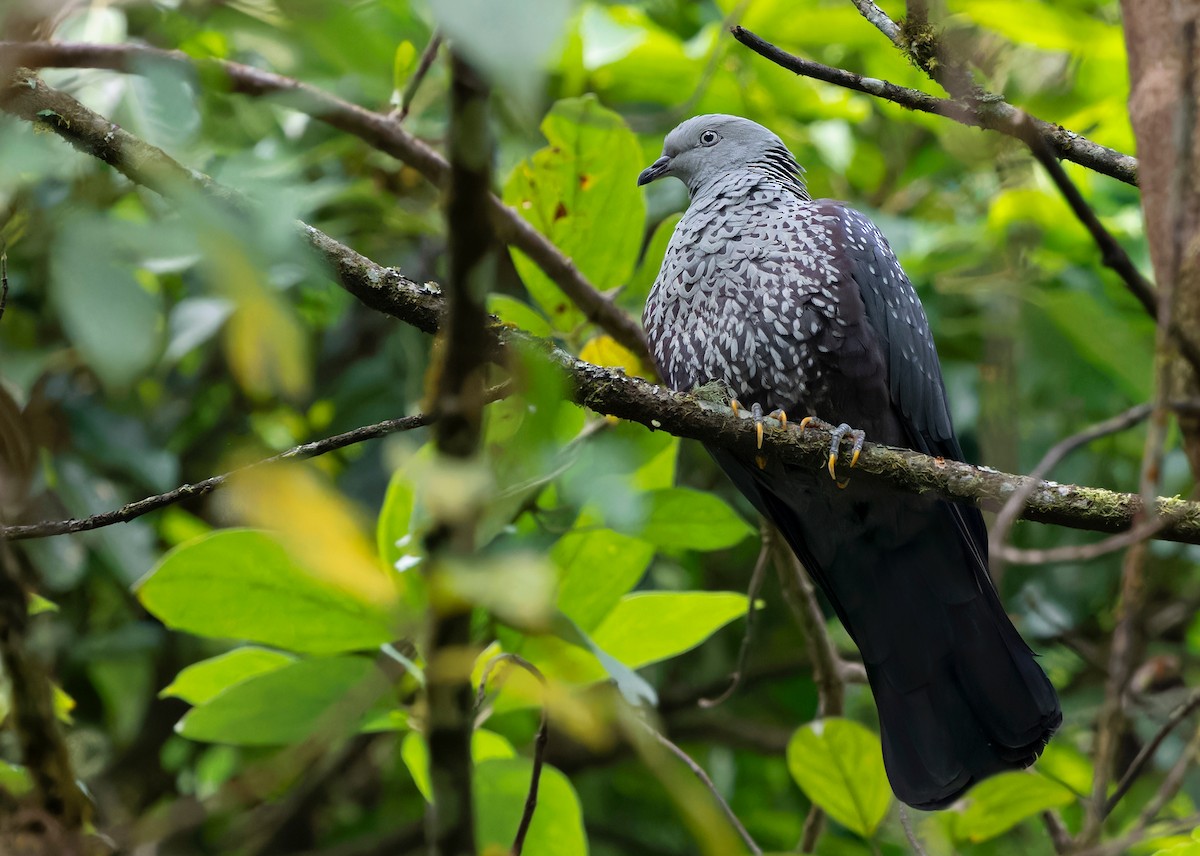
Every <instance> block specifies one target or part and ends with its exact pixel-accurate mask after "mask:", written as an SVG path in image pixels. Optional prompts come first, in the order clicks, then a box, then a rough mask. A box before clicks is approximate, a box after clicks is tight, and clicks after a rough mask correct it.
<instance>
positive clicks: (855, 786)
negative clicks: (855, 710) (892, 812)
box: [787, 719, 892, 838]
mask: <svg viewBox="0 0 1200 856" xmlns="http://www.w3.org/2000/svg"><path fill="white" fill-rule="evenodd" d="M787 765H788V770H789V771H790V772H791V774H792V778H793V779H795V780H796V784H798V785H799V786H800V788H801V789H802V790H803V791H804V793H805V794H806V795H807V796H808V798H809V799H810V800H812V801H813V802H814V803H815V804H816V805H819V806H820V807H821V808H823V809H824V810H825V812H826V813H827V814H828V815H829V816H830V817H832V818H833V819H834V820H836V821H837V822H838V823H840V824H841V825H842V826H844V827H846V828H847V829H849V830H852V831H854V832H857V833H858V834H859V835H861V836H863V837H864V838H870V837H871V836H872V835H874V834H875V829H876V828H877V827H878V826H879V823H880V821H882V820H883V818H884V816H885V815H886V814H887V811H888V806H889V805H891V802H892V789H891V787H890V786H889V785H888V781H887V775H886V773H884V770H883V752H882V750H881V749H880V745H879V738H878V737H877V736H876V735H875V734H874V733H872V732H871V731H870V730H868V729H867V728H866V727H865V726H862V725H860V724H859V723H857V722H853V721H851V720H849V719H818V720H816V721H814V722H810V723H808V724H807V725H802V726H801V727H800V728H798V729H797V730H796V733H795V734H793V735H792V739H791V740H790V741H788V747H787Z"/></svg>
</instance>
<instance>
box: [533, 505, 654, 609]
mask: <svg viewBox="0 0 1200 856" xmlns="http://www.w3.org/2000/svg"><path fill="white" fill-rule="evenodd" d="M550 556H551V558H552V559H553V560H554V564H555V565H556V566H557V567H558V571H559V577H558V608H559V609H561V610H562V611H563V612H564V613H565V614H566V615H567V616H569V617H570V618H571V619H572V620H573V621H574V622H575V623H576V624H578V625H579V626H580V628H582V629H583V630H586V631H588V632H591V631H592V630H594V629H595V628H596V625H598V624H599V623H600V621H601V620H602V619H603V618H604V617H605V616H606V615H608V613H609V612H611V611H612V609H613V607H614V606H616V605H617V602H618V601H620V599H621V596H622V595H624V594H626V593H628V592H629V590H630V589H632V588H633V587H634V586H635V585H637V582H638V580H640V579H641V578H642V576H643V575H644V574H645V573H646V568H648V567H649V566H650V560H651V559H653V558H654V547H653V546H651V545H650V544H647V543H646V542H645V541H641V540H639V539H637V538H630V537H629V536H628V535H622V534H620V533H619V532H614V531H612V530H611V529H596V528H594V527H591V526H589V525H588V524H587V523H586V522H581V525H579V526H577V528H576V529H573V530H572V531H570V532H568V533H567V534H565V535H563V536H562V537H561V538H559V539H558V541H557V542H555V544H554V546H553V547H552V548H551V550H550Z"/></svg>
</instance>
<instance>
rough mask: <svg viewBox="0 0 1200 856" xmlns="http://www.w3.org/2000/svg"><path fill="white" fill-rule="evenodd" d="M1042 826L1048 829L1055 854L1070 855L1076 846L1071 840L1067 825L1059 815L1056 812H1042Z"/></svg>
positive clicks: (1047, 832)
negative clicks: (1072, 848)
mask: <svg viewBox="0 0 1200 856" xmlns="http://www.w3.org/2000/svg"><path fill="white" fill-rule="evenodd" d="M1042 824H1043V825H1044V826H1045V827H1046V834H1047V835H1049V836H1050V844H1051V846H1053V847H1054V852H1055V853H1070V852H1071V847H1072V846H1073V844H1074V842H1073V841H1072V839H1071V831H1070V830H1069V829H1067V825H1066V824H1065V823H1063V819H1062V817H1061V816H1060V815H1059V813H1058V812H1057V811H1054V810H1050V811H1044V812H1042Z"/></svg>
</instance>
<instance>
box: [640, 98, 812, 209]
mask: <svg viewBox="0 0 1200 856" xmlns="http://www.w3.org/2000/svg"><path fill="white" fill-rule="evenodd" d="M744 171H756V172H760V173H762V174H764V175H765V176H768V177H770V178H773V179H775V180H776V181H779V182H780V183H782V184H784V185H786V186H788V187H791V188H792V189H794V190H796V191H797V192H798V193H800V194H801V195H802V196H805V197H807V195H808V194H807V192H806V191H805V188H804V181H803V180H802V179H801V177H800V175H801V173H802V172H803V170H802V169H801V168H800V166H799V164H797V163H796V159H795V158H794V157H792V153H791V152H789V151H788V148H787V146H785V145H784V144H783V140H781V139H779V137H777V136H775V134H773V133H771V132H770V131H768V130H767V129H766V128H764V127H763V126H762V125H760V124H758V123H757V122H751V121H750V120H749V119H743V118H742V117H741V116H727V115H725V114H723V113H710V114H708V115H705V116H693V117H692V118H691V119H688V120H687V121H686V122H684V123H682V124H681V125H679V126H678V127H677V128H675V130H674V131H672V132H671V133H669V134H667V139H666V140H665V141H663V155H662V157H660V158H659V159H658V160H656V161H655V162H654V163H652V164H651V165H650V166H648V167H646V169H644V170H642V174H641V175H639V176H638V182H637V183H638V185H639V186H641V185H643V184H649V183H650V182H652V181H655V180H656V179H659V178H662V177H663V176H667V175H670V176H674V177H675V178H678V179H679V180H680V181H682V182H683V183H684V184H686V185H687V187H688V191H689V192H690V193H691V194H692V196H695V195H696V193H697V191H699V190H700V189H701V188H703V187H704V186H705V185H707V184H709V183H710V182H712V181H713V180H714V179H717V178H720V177H721V176H723V175H729V174H731V173H737V172H744Z"/></svg>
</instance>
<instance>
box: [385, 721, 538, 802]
mask: <svg viewBox="0 0 1200 856" xmlns="http://www.w3.org/2000/svg"><path fill="white" fill-rule="evenodd" d="M516 756H517V750H515V749H513V746H512V744H511V743H509V742H508V740H507V739H505V738H504V737H501V736H500V735H499V734H497V733H496V732H494V731H488V730H487V729H486V728H477V729H475V731H473V732H472V733H471V760H472V761H473V762H474V763H475V764H482V763H483V762H484V761H490V760H491V759H493V758H515V757H516ZM400 757H401V759H402V760H403V761H404V766H406V767H407V768H408V772H409V775H411V776H412V779H413V783H414V784H415V785H416V786H417V790H418V791H420V792H421V796H423V797H425V801H426V802H433V789H432V788H431V787H430V784H429V746H428V745H427V744H426V743H425V736H424V735H423V734H421V733H420V732H417V731H410V732H408V733H407V734H405V735H404V740H403V741H401V743H400Z"/></svg>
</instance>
